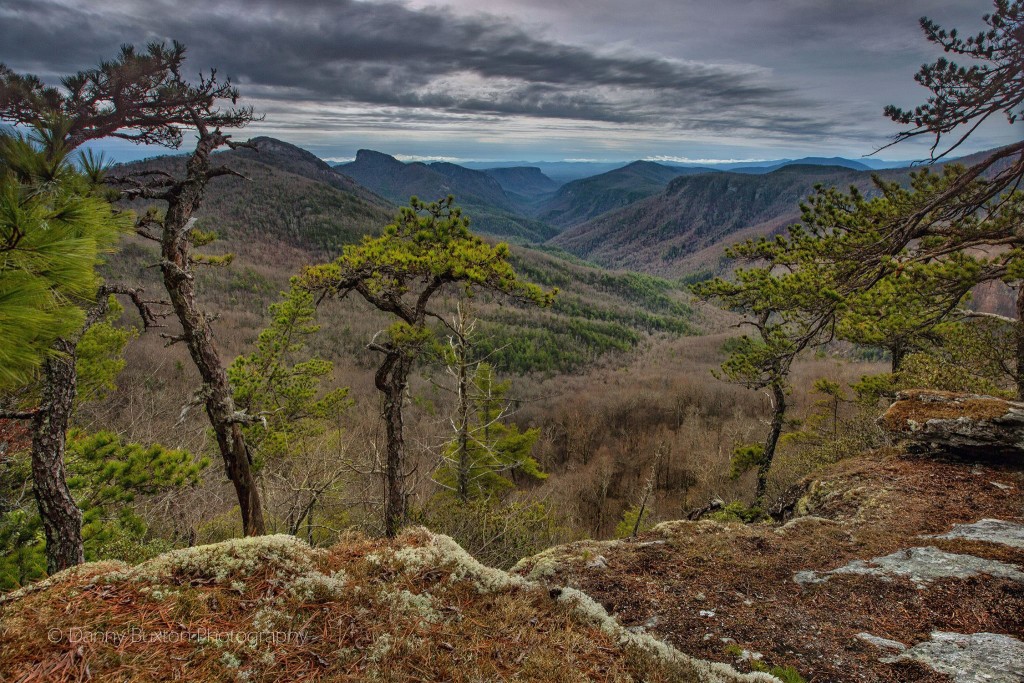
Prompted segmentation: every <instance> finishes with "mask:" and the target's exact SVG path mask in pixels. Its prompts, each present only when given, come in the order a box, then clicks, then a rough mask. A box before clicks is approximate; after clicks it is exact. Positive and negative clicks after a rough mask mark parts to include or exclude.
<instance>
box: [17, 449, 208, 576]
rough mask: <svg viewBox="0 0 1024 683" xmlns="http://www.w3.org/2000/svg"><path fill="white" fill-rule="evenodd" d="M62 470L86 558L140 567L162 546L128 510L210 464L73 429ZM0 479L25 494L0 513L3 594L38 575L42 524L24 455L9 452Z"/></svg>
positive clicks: (42, 564) (190, 480) (191, 480)
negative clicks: (79, 515) (77, 513)
mask: <svg viewBox="0 0 1024 683" xmlns="http://www.w3.org/2000/svg"><path fill="white" fill-rule="evenodd" d="M66 465H67V470H68V487H69V488H70V489H71V494H72V496H73V497H74V499H75V501H76V503H77V504H78V506H79V508H81V510H82V516H83V525H82V536H83V540H84V542H85V556H86V560H89V561H92V560H99V559H125V560H131V561H139V560H141V559H145V557H147V556H149V555H152V554H156V553H158V552H161V551H163V550H166V549H167V544H166V542H161V541H155V540H153V539H150V538H148V536H147V531H148V528H147V525H146V523H145V520H144V519H143V518H142V517H141V516H140V515H139V514H138V512H137V511H136V508H135V504H136V503H137V502H139V500H140V499H142V498H147V497H152V496H156V495H159V494H162V493H167V492H170V491H174V490H175V489H180V488H182V487H187V486H192V485H194V484H196V483H198V481H199V477H200V476H201V475H202V472H203V470H204V469H205V468H206V467H207V466H208V465H209V460H207V459H206V458H196V457H195V456H194V455H192V454H191V453H189V452H188V451H184V450H180V449H169V448H166V447H164V446H161V445H159V444H151V445H143V444H137V443H128V442H125V441H123V440H122V439H121V438H120V437H118V436H117V435H116V434H113V433H111V432H102V431H101V432H96V433H92V434H89V433H85V432H82V431H78V430H73V431H72V432H70V433H69V434H68V449H67V463H66ZM4 479H5V481H6V482H8V486H17V487H18V488H20V490H21V491H22V494H25V493H28V495H27V496H26V495H22V496H21V497H20V498H19V499H18V501H17V502H16V504H15V505H12V508H13V509H9V510H8V511H7V512H5V513H4V514H2V515H0V550H2V552H0V590H10V589H12V588H17V587H19V586H23V585H25V584H26V583H28V582H31V581H36V580H38V579H40V578H42V577H43V576H45V574H46V557H45V553H44V547H45V539H44V537H43V531H42V523H41V521H40V519H39V514H38V512H37V511H36V507H35V501H34V500H32V499H31V493H30V491H31V485H30V482H31V479H32V477H31V473H30V470H29V457H28V453H26V452H20V453H16V454H14V455H13V456H11V457H10V458H9V459H8V461H7V462H5V463H4ZM19 482H20V484H19ZM8 486H5V487H4V488H5V494H8V493H9V492H8V491H7V488H8ZM8 497H10V496H9V495H5V498H8Z"/></svg>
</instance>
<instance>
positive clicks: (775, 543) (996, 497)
mask: <svg viewBox="0 0 1024 683" xmlns="http://www.w3.org/2000/svg"><path fill="white" fill-rule="evenodd" d="M993 412H995V411H993ZM1017 462H1019V461H1017V460H1015V459H1010V458H1003V459H990V460H985V461H980V462H970V463H965V462H962V461H961V460H960V459H958V458H934V457H922V456H920V455H915V454H906V453H904V452H902V451H898V450H896V449H889V448H886V449H881V450H879V451H876V452H873V453H868V454H862V455H856V456H852V457H849V458H846V459H844V460H841V461H839V462H837V463H835V464H833V465H830V466H828V467H826V468H823V469H822V470H819V471H818V472H817V473H816V474H815V475H814V479H813V480H812V481H810V482H808V485H807V487H806V489H805V494H804V495H803V497H802V498H801V499H800V500H799V502H798V503H797V505H796V506H795V511H794V514H795V515H796V517H794V518H793V519H792V520H790V521H789V522H787V523H786V524H784V525H781V526H780V525H776V524H771V523H764V524H740V523H735V522H720V521H714V520H710V519H709V520H702V521H698V522H693V521H674V522H663V523H662V524H659V525H658V526H656V527H655V528H653V529H652V530H650V531H649V532H647V533H644V534H641V535H640V536H639V537H638V538H635V539H624V540H620V541H600V542H599V541H580V542H577V543H573V544H569V545H566V546H561V547H558V548H553V549H551V550H549V551H547V552H545V553H542V554H540V555H538V556H535V557H533V558H528V559H525V560H523V561H522V562H520V563H519V565H517V567H516V568H515V569H513V572H514V573H518V574H520V575H522V576H523V577H524V578H527V579H529V580H534V581H541V582H546V583H548V584H550V585H552V586H567V585H568V586H572V587H575V588H578V589H579V590H582V591H584V592H586V593H587V594H588V595H591V596H593V597H594V598H595V599H596V600H597V601H598V602H600V604H602V605H603V606H604V607H605V608H606V609H607V610H608V611H609V612H610V613H612V614H613V616H615V618H616V620H617V621H619V622H620V623H622V624H623V625H624V626H626V627H627V628H631V629H633V630H636V631H642V632H647V633H650V634H651V635H655V636H657V637H658V638H659V639H663V640H667V641H668V642H670V643H672V644H673V645H675V646H676V647H678V648H679V649H680V650H682V651H684V652H687V653H690V654H692V655H695V656H699V657H702V658H705V659H718V660H719V661H731V662H732V663H734V665H735V666H737V667H739V668H750V669H753V670H762V671H771V672H772V673H774V674H776V675H777V676H779V677H780V678H782V679H783V680H786V681H800V680H807V681H829V683H940V682H941V683H954V682H955V683H961V682H966V681H988V682H989V683H1020V681H1021V680H1024V679H1021V677H1020V676H1021V671H1024V627H1022V621H1021V618H1020V614H1021V606H1022V605H1024V540H1022V539H1024V519H1022V518H1021V516H1022V512H1021V511H1022V510H1024V472H1022V471H1021V467H1020V465H1019V464H1016V463H1017ZM598 558H600V562H599V561H598Z"/></svg>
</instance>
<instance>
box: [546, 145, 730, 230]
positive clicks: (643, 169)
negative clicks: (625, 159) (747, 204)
mask: <svg viewBox="0 0 1024 683" xmlns="http://www.w3.org/2000/svg"><path fill="white" fill-rule="evenodd" d="M712 172H713V171H711V170H710V169H706V168H684V167H679V166H665V165H663V164H659V163H655V162H653V161H634V162H632V163H630V164H627V165H625V166H623V167H622V168H617V169H614V170H612V171H607V172H605V173H601V174H599V175H595V176H590V177H589V178H581V179H580V180H574V181H572V182H570V183H566V184H565V185H563V186H562V187H560V188H559V189H558V191H557V192H556V193H555V195H554V196H553V197H551V198H550V199H548V200H547V201H545V202H543V203H542V204H541V205H540V206H538V208H537V214H536V215H537V217H538V218H539V219H541V220H543V221H545V222H548V223H551V224H552V225H556V226H558V227H561V228H567V227H570V226H573V225H578V224H580V223H584V222H586V221H588V220H590V219H592V218H595V217H597V216H600V215H601V214H603V213H606V212H608V211H612V210H615V209H621V208H623V207H625V206H629V205H630V204H633V203H634V202H638V201H640V200H641V199H645V198H647V197H650V196H651V195H655V194H657V193H659V192H661V191H662V190H664V189H665V187H666V186H667V185H668V184H669V182H670V181H671V180H673V179H674V178H678V177H679V176H682V175H695V174H700V173H712Z"/></svg>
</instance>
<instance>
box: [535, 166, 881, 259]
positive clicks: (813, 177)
mask: <svg viewBox="0 0 1024 683" xmlns="http://www.w3.org/2000/svg"><path fill="white" fill-rule="evenodd" d="M818 183H822V184H825V185H838V186H840V187H842V186H848V185H850V184H854V183H856V184H858V185H861V186H864V187H866V186H867V185H868V184H869V183H870V174H869V173H864V172H858V171H854V170H852V169H846V168H840V167H835V166H831V167H830V166H784V167H782V168H780V169H778V170H776V171H772V172H771V173H766V174H744V173H732V172H728V173H702V174H699V175H690V176H682V177H678V178H676V179H674V180H672V181H671V182H670V183H669V184H668V186H667V187H666V188H665V190H664V191H663V192H661V193H659V194H656V195H654V196H652V197H648V198H647V199H644V200H641V201H639V202H637V203H635V204H632V205H630V206H628V207H626V208H624V209H621V210H619V211H614V212H611V213H607V214H605V215H602V216H599V217H598V218H595V219H594V220H591V221H589V222H587V223H583V224H582V225H577V226H575V227H573V228H570V229H568V230H566V231H565V232H563V233H562V234H561V235H559V236H558V237H556V238H555V239H553V240H552V243H553V244H554V245H557V246H559V247H561V248H563V249H565V250H566V251H568V252H570V253H572V254H576V255H577V256H580V257H582V258H585V259H588V260H590V261H593V262H596V263H599V264H601V265H604V266H608V267H616V268H630V269H634V270H640V271H645V272H650V273H665V274H681V273H683V272H685V271H687V270H697V269H699V268H700V267H708V266H712V267H713V266H715V265H716V263H715V261H716V260H717V257H713V258H710V259H708V258H705V259H704V260H703V261H702V260H701V259H699V258H697V259H695V258H693V257H694V256H696V255H698V253H699V252H701V250H703V249H706V248H708V247H716V248H717V249H718V251H719V252H720V250H721V243H722V241H723V240H725V239H727V238H736V236H738V235H743V234H758V233H759V234H763V233H768V232H771V231H772V230H776V229H779V228H781V227H783V226H785V225H788V224H790V223H792V222H794V221H796V220H797V219H798V218H799V215H800V211H799V204H800V201H801V200H802V199H803V198H805V197H806V196H807V195H808V194H809V193H810V192H811V191H812V190H813V188H814V186H815V185H816V184H818ZM707 260H711V261H712V262H711V263H707V262H706V261H707Z"/></svg>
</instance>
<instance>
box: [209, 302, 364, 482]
mask: <svg viewBox="0 0 1024 683" xmlns="http://www.w3.org/2000/svg"><path fill="white" fill-rule="evenodd" d="M315 316H316V307H315V305H314V303H313V295H312V294H311V293H310V292H309V291H307V290H304V289H301V288H292V289H290V290H289V291H287V292H285V293H284V295H283V299H282V300H281V301H280V302H278V303H276V304H272V305H271V306H270V317H271V321H270V325H269V326H268V327H267V328H266V329H265V330H263V331H262V332H261V333H260V335H259V337H258V338H257V339H256V348H255V350H254V351H253V352H252V353H250V354H246V355H244V356H239V357H238V358H236V359H235V361H234V362H233V363H232V364H231V365H230V366H229V367H228V378H229V379H230V381H231V386H232V388H233V390H234V392H235V405H236V406H237V407H238V408H239V409H240V410H243V411H245V412H246V413H247V414H248V415H249V416H250V417H252V418H258V421H257V422H254V423H251V424H249V425H248V426H246V427H245V430H246V440H247V442H248V443H250V444H251V445H252V447H253V448H254V449H255V451H256V465H257V467H259V466H261V465H262V464H264V463H265V462H266V461H267V460H268V459H273V458H281V457H286V456H287V455H288V454H289V453H291V452H293V451H294V450H296V448H297V447H298V444H299V443H300V440H301V439H303V438H309V437H312V436H314V435H316V434H318V433H319V432H321V431H322V429H323V426H324V422H325V421H330V420H332V419H334V418H337V416H338V415H340V414H341V413H342V412H343V411H344V410H346V409H347V408H348V407H349V406H350V405H351V403H352V402H351V400H349V398H348V389H347V388H339V389H332V390H327V389H325V388H324V386H323V385H324V383H325V382H326V381H329V380H330V377H331V374H332V372H333V370H334V366H333V364H332V363H330V362H329V361H326V360H323V359H321V358H317V357H308V352H307V345H308V341H309V338H310V336H311V335H313V334H315V333H316V332H317V331H318V330H319V329H320V327H319V325H317V324H316V323H315V322H314V321H315Z"/></svg>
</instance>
